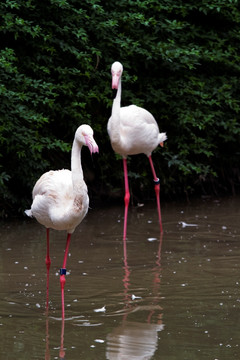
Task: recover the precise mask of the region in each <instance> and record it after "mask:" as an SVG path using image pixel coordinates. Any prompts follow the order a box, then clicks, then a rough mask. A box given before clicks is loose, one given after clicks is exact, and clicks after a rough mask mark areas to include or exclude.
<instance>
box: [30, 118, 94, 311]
mask: <svg viewBox="0 0 240 360" xmlns="http://www.w3.org/2000/svg"><path fill="white" fill-rule="evenodd" d="M84 145H86V146H88V148H89V150H90V152H91V153H95V152H98V146H97V144H96V142H95V140H94V138H93V130H92V128H91V127H90V126H89V125H81V126H80V127H79V128H78V129H77V131H76V133H75V138H74V141H73V146H72V155H71V171H70V170H65V169H63V170H56V171H52V170H51V171H49V172H47V173H45V174H43V175H42V176H41V177H40V178H39V180H38V181H37V182H36V184H35V186H34V188H33V192H32V197H33V202H32V206H31V209H30V210H26V211H25V212H26V214H27V215H28V216H31V217H35V218H36V219H37V221H38V222H39V223H40V224H42V225H44V226H45V227H46V229H47V255H46V260H45V262H46V267H47V279H49V269H50V265H51V259H50V255H49V252H50V251H49V229H50V228H51V229H55V230H66V231H67V234H68V235H67V242H66V247H65V254H64V260H63V267H62V268H61V269H60V275H61V276H60V283H61V294H62V317H63V318H64V285H65V275H66V263H67V256H68V251H69V245H70V240H71V234H72V233H73V232H74V230H75V228H76V227H77V226H78V225H79V224H80V223H81V221H82V220H83V218H84V217H85V216H86V214H87V212H88V206H89V198H88V191H87V186H86V184H85V182H84V179H83V171H82V166H81V149H82V146H84ZM46 307H47V308H48V280H47V305H46Z"/></svg>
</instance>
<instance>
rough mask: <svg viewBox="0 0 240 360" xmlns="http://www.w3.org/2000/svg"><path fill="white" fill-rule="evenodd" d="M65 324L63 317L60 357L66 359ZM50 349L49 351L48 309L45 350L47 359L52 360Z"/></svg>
mask: <svg viewBox="0 0 240 360" xmlns="http://www.w3.org/2000/svg"><path fill="white" fill-rule="evenodd" d="M64 326H65V319H64V318H62V326H61V340H60V349H59V359H60V360H64V359H65V350H64ZM50 359H51V357H50V351H49V316H48V311H46V350H45V360H50Z"/></svg>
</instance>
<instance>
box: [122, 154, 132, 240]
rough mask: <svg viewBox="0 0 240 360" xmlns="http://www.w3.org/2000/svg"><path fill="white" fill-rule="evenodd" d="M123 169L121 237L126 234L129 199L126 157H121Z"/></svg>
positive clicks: (124, 237)
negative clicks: (123, 207) (123, 187)
mask: <svg viewBox="0 0 240 360" xmlns="http://www.w3.org/2000/svg"><path fill="white" fill-rule="evenodd" d="M123 170H124V183H125V196H124V202H125V212H124V226H123V239H124V240H125V239H126V236H127V217H128V205H129V199H130V192H129V185H128V171H127V159H123Z"/></svg>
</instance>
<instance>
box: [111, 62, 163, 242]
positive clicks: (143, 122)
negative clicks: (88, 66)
mask: <svg viewBox="0 0 240 360" xmlns="http://www.w3.org/2000/svg"><path fill="white" fill-rule="evenodd" d="M111 72H112V88H113V89H117V94H116V97H115V99H114V100H113V106H112V114H111V117H110V119H109V121H108V125H107V130H108V134H109V137H110V140H111V145H112V148H113V150H114V151H115V152H116V153H118V154H120V155H121V156H122V157H123V169H124V182H125V197H124V200H125V214H124V231H123V237H124V239H125V238H126V233H127V214H128V205H129V199H130V193H129V184H128V173H127V160H126V159H127V156H128V155H136V154H140V153H143V154H145V155H146V156H147V157H148V158H149V162H150V166H151V170H152V173H153V180H154V182H155V192H156V199H157V206H158V215H159V224H160V231H161V232H162V220H161V209H160V196H159V193H160V182H159V179H158V178H157V176H156V172H155V169H154V165H153V162H152V157H151V154H152V151H153V150H154V149H156V147H157V146H158V145H161V146H163V142H164V141H165V140H166V139H167V136H166V133H160V132H159V127H158V124H157V122H156V120H155V119H154V117H153V116H152V114H151V113H150V112H149V111H147V110H145V109H143V108H141V107H139V106H136V105H130V106H125V107H121V91H122V87H121V76H122V72H123V66H122V64H121V63H120V62H118V61H117V62H114V63H113V64H112V68H111Z"/></svg>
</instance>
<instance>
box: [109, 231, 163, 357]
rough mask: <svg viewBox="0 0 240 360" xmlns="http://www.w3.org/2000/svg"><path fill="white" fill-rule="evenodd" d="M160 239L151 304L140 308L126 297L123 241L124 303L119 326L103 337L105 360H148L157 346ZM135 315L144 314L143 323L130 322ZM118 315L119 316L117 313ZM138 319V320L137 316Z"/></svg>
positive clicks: (127, 271)
mask: <svg viewBox="0 0 240 360" xmlns="http://www.w3.org/2000/svg"><path fill="white" fill-rule="evenodd" d="M162 238H163V235H162V234H161V235H160V239H159V247H158V252H157V260H156V263H155V266H154V267H153V269H152V272H153V285H152V294H153V296H152V297H151V303H150V304H146V305H141V302H139V301H138V302H137V304H136V305H135V303H136V302H134V301H133V295H131V294H130V291H129V288H130V275H131V270H130V267H129V266H128V261H127V245H126V239H124V240H123V253H124V276H123V285H124V303H125V307H124V309H123V310H122V311H123V320H122V323H121V325H120V326H118V327H117V328H115V329H114V330H113V331H112V332H111V333H110V334H108V335H107V350H106V358H107V359H108V360H112V359H125V358H126V359H138V360H141V359H144V360H147V359H151V358H152V356H153V355H154V353H155V351H156V349H157V346H158V332H159V331H162V330H164V324H163V322H162V312H163V309H162V307H161V306H160V305H159V301H160V273H161V246H162ZM136 312H141V313H143V312H146V314H147V316H146V321H145V322H139V321H132V320H130V319H129V318H130V316H131V315H133V314H134V313H136ZM118 314H119V312H118ZM141 318H142V316H141Z"/></svg>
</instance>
